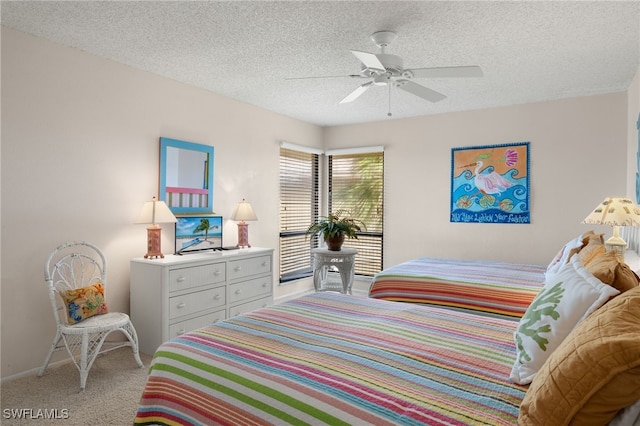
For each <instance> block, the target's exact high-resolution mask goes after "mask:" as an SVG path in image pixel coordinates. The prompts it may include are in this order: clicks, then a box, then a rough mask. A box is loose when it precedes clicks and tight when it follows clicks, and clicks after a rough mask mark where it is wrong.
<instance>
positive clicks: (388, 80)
mask: <svg viewBox="0 0 640 426" xmlns="http://www.w3.org/2000/svg"><path fill="white" fill-rule="evenodd" d="M387 86H389V112H388V113H387V116H388V117H391V115H392V114H391V78H390V77H387Z"/></svg>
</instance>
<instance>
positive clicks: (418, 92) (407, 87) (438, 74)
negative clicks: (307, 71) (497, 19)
mask: <svg viewBox="0 0 640 426" xmlns="http://www.w3.org/2000/svg"><path fill="white" fill-rule="evenodd" d="M395 38H396V33H395V32H393V31H378V32H375V33H373V34H371V39H372V40H373V42H374V43H375V44H376V45H377V46H378V47H379V48H380V52H379V53H375V54H374V53H368V52H362V51H359V50H351V53H353V54H354V55H355V57H356V58H358V59H359V60H360V62H361V69H360V73H359V74H351V75H349V76H346V77H353V78H366V79H367V80H369V81H367V82H366V83H363V84H361V85H360V86H358V87H357V88H356V89H355V90H354V91H353V92H351V93H350V94H349V95H347V96H346V97H345V98H344V99H343V100H341V101H340V103H341V104H344V103H347V102H353V101H355V100H356V99H357V98H358V97H360V95H362V94H363V93H364V92H366V91H367V90H368V89H370V88H371V87H373V86H385V85H387V86H389V96H391V86H395V87H397V88H399V89H402V90H404V91H406V92H409V93H411V94H413V95H415V96H418V97H419V98H422V99H425V100H427V101H429V102H438V101H441V100H442V99H444V98H446V96H445V95H443V94H442V93H439V92H436V91H435V90H433V89H429V88H428V87H425V86H422V85H420V84H418V83H416V82H414V81H413V79H416V78H450V77H482V76H483V73H482V69H480V67H479V66H476V65H474V66H458V67H436V68H411V69H405V68H403V66H402V58H401V57H399V56H397V55H392V54H390V53H386V48H387V47H388V46H389V44H390V43H391V42H392V41H393V40H395ZM340 77H345V76H340ZM302 78H327V77H302ZM388 115H391V112H389V114H388Z"/></svg>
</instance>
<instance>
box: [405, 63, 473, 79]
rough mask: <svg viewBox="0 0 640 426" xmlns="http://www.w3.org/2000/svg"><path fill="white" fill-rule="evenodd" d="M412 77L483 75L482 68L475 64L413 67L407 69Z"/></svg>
mask: <svg viewBox="0 0 640 426" xmlns="http://www.w3.org/2000/svg"><path fill="white" fill-rule="evenodd" d="M407 71H410V72H411V73H412V74H413V78H452V77H453V78H456V77H483V76H484V74H483V72H482V68H480V67H479V66H477V65H472V66H466V67H438V68H414V69H409V70H407Z"/></svg>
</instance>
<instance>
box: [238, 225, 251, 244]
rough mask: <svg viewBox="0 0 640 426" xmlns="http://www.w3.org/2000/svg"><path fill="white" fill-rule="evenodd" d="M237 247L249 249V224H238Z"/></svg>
mask: <svg viewBox="0 0 640 426" xmlns="http://www.w3.org/2000/svg"><path fill="white" fill-rule="evenodd" d="M238 247H240V248H244V247H251V244H249V224H248V223H247V222H240V223H238Z"/></svg>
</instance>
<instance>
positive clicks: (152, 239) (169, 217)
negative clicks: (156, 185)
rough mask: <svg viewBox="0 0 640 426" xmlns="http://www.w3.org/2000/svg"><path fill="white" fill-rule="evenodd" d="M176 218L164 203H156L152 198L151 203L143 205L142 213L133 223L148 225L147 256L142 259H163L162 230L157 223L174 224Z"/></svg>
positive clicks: (154, 198)
mask: <svg viewBox="0 0 640 426" xmlns="http://www.w3.org/2000/svg"><path fill="white" fill-rule="evenodd" d="M176 221H177V219H176V217H175V216H174V215H173V213H171V210H169V207H167V205H166V204H165V202H164V201H158V200H157V199H156V197H153V198H152V199H151V201H147V202H146V203H144V206H143V207H142V211H141V212H140V215H139V216H138V219H137V220H136V222H135V223H149V224H151V226H149V227H148V228H147V254H145V255H144V258H145V259H147V258H153V257H155V258H158V257H160V258H164V255H163V254H162V250H161V248H160V242H161V234H160V233H161V231H162V228H160V226H158V223H175V222H176Z"/></svg>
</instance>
